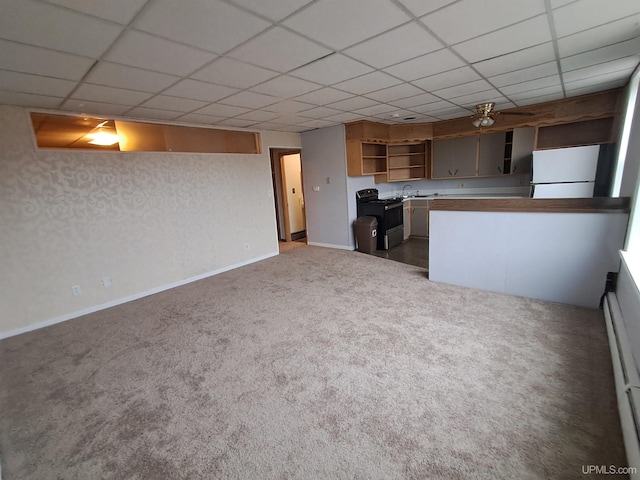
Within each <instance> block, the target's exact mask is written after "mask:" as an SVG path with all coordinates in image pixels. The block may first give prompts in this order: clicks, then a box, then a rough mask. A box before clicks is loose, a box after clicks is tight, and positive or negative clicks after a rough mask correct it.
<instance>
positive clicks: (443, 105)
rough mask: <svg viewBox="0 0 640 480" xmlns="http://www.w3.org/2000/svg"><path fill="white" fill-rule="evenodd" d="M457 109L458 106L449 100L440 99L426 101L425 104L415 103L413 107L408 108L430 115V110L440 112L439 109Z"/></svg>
mask: <svg viewBox="0 0 640 480" xmlns="http://www.w3.org/2000/svg"><path fill="white" fill-rule="evenodd" d="M453 109H455V110H459V109H460V107H458V106H457V105H454V104H453V103H451V102H447V101H446V100H440V101H438V102H431V103H428V104H426V105H417V106H414V107H411V108H410V110H411V111H412V112H416V113H419V114H423V115H424V114H426V115H430V114H431V113H432V112H440V111H445V110H446V111H449V110H453Z"/></svg>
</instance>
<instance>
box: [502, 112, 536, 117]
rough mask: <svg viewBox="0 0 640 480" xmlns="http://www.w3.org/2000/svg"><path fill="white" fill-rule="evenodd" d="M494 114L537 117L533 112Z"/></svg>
mask: <svg viewBox="0 0 640 480" xmlns="http://www.w3.org/2000/svg"><path fill="white" fill-rule="evenodd" d="M493 113H494V114H496V113H497V114H499V115H526V116H528V117H530V116H532V115H535V113H531V112H493Z"/></svg>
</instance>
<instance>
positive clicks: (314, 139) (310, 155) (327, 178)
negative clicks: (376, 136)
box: [301, 125, 353, 249]
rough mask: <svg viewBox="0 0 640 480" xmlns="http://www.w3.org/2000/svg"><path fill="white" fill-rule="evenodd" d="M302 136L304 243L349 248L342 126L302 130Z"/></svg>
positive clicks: (349, 232)
mask: <svg viewBox="0 0 640 480" xmlns="http://www.w3.org/2000/svg"><path fill="white" fill-rule="evenodd" d="M301 137H302V172H303V181H304V194H305V206H306V212H305V213H306V216H307V242H308V243H309V244H310V245H320V246H327V247H334V248H343V249H351V248H353V247H352V245H351V243H350V237H351V230H352V228H351V225H350V223H349V212H348V200H347V157H346V150H345V131H344V126H343V125H337V126H335V127H329V128H322V129H318V130H312V131H309V132H303V133H302V134H301ZM314 187H317V188H318V191H314Z"/></svg>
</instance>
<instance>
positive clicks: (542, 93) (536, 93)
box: [509, 85, 562, 105]
mask: <svg viewBox="0 0 640 480" xmlns="http://www.w3.org/2000/svg"><path fill="white" fill-rule="evenodd" d="M549 95H552V96H558V95H560V96H562V87H560V85H554V86H551V87H545V88H540V89H537V90H529V91H528V92H519V93H512V94H511V95H509V98H510V99H511V101H512V102H514V103H516V104H517V105H520V104H522V102H523V101H525V100H527V99H529V98H535V97H548V96H549Z"/></svg>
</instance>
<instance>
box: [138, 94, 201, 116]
mask: <svg viewBox="0 0 640 480" xmlns="http://www.w3.org/2000/svg"><path fill="white" fill-rule="evenodd" d="M208 103H209V102H202V101H199V100H190V99H187V98H178V97H169V96H167V95H156V96H155V97H153V98H150V99H149V100H147V101H146V102H144V103H143V104H142V105H141V106H142V107H145V108H157V109H159V110H172V111H174V112H191V111H193V110H197V109H199V108H202V107H204V106H205V105H207V104H208Z"/></svg>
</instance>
